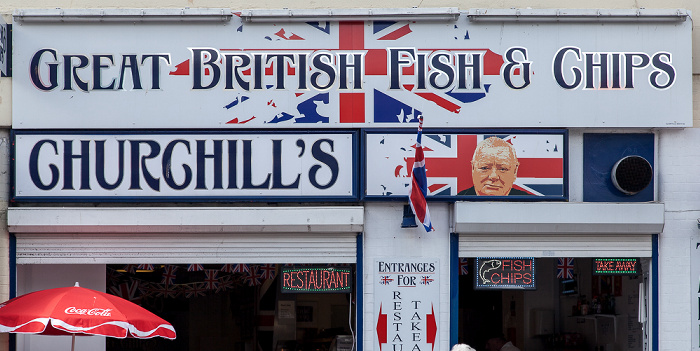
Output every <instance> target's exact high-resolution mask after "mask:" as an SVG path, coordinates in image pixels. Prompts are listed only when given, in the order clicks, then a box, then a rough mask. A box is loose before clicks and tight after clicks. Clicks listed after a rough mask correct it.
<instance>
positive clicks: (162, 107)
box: [12, 13, 692, 129]
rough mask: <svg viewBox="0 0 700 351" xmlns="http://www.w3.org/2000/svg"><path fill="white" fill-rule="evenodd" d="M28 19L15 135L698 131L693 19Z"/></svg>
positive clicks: (17, 80)
mask: <svg viewBox="0 0 700 351" xmlns="http://www.w3.org/2000/svg"><path fill="white" fill-rule="evenodd" d="M17 23H18V24H17V25H15V26H14V28H13V37H14V43H15V46H14V48H13V66H14V67H15V68H16V69H14V72H15V74H14V78H13V81H12V83H13V94H12V95H13V104H12V106H13V127H14V128H16V129H42V128H50V129H75V128H80V129H86V128H88V129H105V128H120V129H142V128H148V129H158V128H209V129H211V128H230V129H240V128H299V129H306V128H309V127H313V128H369V127H376V128H384V127H392V128H393V127H404V128H409V127H414V126H415V125H416V124H417V122H418V116H420V115H422V116H423V117H424V119H425V122H424V127H426V128H493V127H496V126H509V127H513V128H521V127H525V128H545V127H557V128H570V127H602V128H615V127H644V128H647V127H649V128H651V127H654V128H663V127H691V126H692V96H691V94H692V88H691V78H692V70H691V57H692V55H691V48H692V45H691V28H692V22H691V21H690V20H685V21H683V20H678V21H640V22H635V23H633V24H630V23H620V22H604V21H602V22H597V21H588V22H584V21H569V22H567V21H546V20H545V21H535V22H530V21H507V22H498V21H495V22H491V21H477V22H475V21H472V20H470V18H469V17H468V16H467V14H466V13H462V15H461V16H459V18H458V19H457V20H456V21H447V22H420V21H397V22H387V21H376V22H373V21H365V22H324V21H322V22H308V23H290V22H280V23H249V22H244V21H243V20H242V19H241V18H240V17H238V16H233V17H232V19H231V20H230V21H223V22H215V23H211V22H204V21H202V22H191V23H182V22H176V21H173V22H159V23H158V25H154V24H153V23H148V19H147V18H146V19H145V20H144V21H143V22H136V23H134V22H131V21H123V22H117V21H112V22H110V21H104V22H98V21H94V22H87V21H76V22H67V21H66V22H62V21H56V22H53V23H51V22H42V23H30V22H28V21H22V20H21V18H18V19H17ZM670 38H672V40H670Z"/></svg>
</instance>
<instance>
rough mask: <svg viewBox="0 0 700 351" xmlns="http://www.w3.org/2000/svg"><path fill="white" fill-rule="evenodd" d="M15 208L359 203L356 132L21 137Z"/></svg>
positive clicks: (25, 134)
mask: <svg viewBox="0 0 700 351" xmlns="http://www.w3.org/2000/svg"><path fill="white" fill-rule="evenodd" d="M13 140H14V157H13V160H14V163H13V179H14V189H13V190H14V191H13V193H14V199H15V200H17V201H22V200H38V199H41V200H47V201H73V200H87V199H89V200H95V201H128V200H138V201H147V200H153V201H155V200H158V199H165V198H167V199H168V201H176V200H178V199H181V200H183V201H193V200H215V201H226V200H241V199H250V200H258V201H271V200H275V201H292V200H294V201H299V200H300V199H302V198H303V199H304V200H305V201H314V200H316V201H326V200H354V199H356V198H357V186H356V184H357V183H358V182H357V177H358V176H357V170H356V169H357V166H356V165H357V159H358V157H359V156H358V151H357V150H358V146H357V143H358V136H357V133H356V132H351V131H345V132H337V131H324V132H323V133H320V132H310V131H306V132H304V133H296V132H283V131H281V132H275V133H270V132H267V133H265V132H248V133H242V132H225V131H216V132H209V133H207V132H190V133H187V132H166V131H153V132H131V133H114V132H102V133H97V132H65V133H64V132H27V131H15V132H14V133H13Z"/></svg>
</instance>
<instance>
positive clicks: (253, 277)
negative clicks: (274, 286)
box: [245, 268, 262, 286]
mask: <svg viewBox="0 0 700 351" xmlns="http://www.w3.org/2000/svg"><path fill="white" fill-rule="evenodd" d="M245 282H246V283H247V284H248V286H256V285H260V284H261V283H262V280H261V277H260V273H258V269H257V268H251V269H250V271H249V272H248V275H247V276H246V277H245Z"/></svg>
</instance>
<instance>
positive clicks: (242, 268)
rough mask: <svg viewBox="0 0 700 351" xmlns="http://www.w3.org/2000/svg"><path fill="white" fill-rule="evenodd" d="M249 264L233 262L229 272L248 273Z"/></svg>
mask: <svg viewBox="0 0 700 351" xmlns="http://www.w3.org/2000/svg"><path fill="white" fill-rule="evenodd" d="M248 272H250V266H249V265H247V264H234V265H233V268H232V271H231V273H248Z"/></svg>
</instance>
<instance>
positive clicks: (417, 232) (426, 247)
mask: <svg viewBox="0 0 700 351" xmlns="http://www.w3.org/2000/svg"><path fill="white" fill-rule="evenodd" d="M404 204H405V203H404V202H392V203H385V202H381V203H367V204H366V205H365V234H364V236H363V245H362V246H363V250H364V257H363V260H364V262H363V270H364V276H363V279H364V287H363V288H364V295H363V298H364V330H363V332H364V340H363V341H362V342H363V345H362V347H363V349H362V350H363V351H379V349H378V348H375V345H374V343H375V340H376V339H377V338H376V335H377V332H376V323H377V318H376V316H374V308H375V305H374V294H373V292H374V284H375V283H376V282H378V281H379V277H377V276H375V275H374V271H376V268H375V267H374V263H375V260H377V259H388V258H420V257H430V258H433V257H437V258H438V259H439V260H440V268H439V269H440V274H439V279H440V296H439V299H440V312H439V314H440V315H439V317H437V318H436V320H437V324H438V335H437V339H438V340H439V344H438V345H435V350H448V349H449V348H450V347H451V346H452V345H449V318H450V286H449V279H450V277H449V274H450V269H449V265H448V264H449V258H450V251H449V248H450V227H449V224H448V223H450V222H451V221H450V218H449V209H450V206H449V205H448V204H446V203H429V210H430V216H431V218H432V223H433V227H434V228H435V231H434V232H430V233H426V232H425V229H423V227H422V226H421V225H420V224H419V225H418V227H417V228H406V229H403V228H401V220H402V218H403V205H404ZM392 336H393V335H392Z"/></svg>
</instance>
